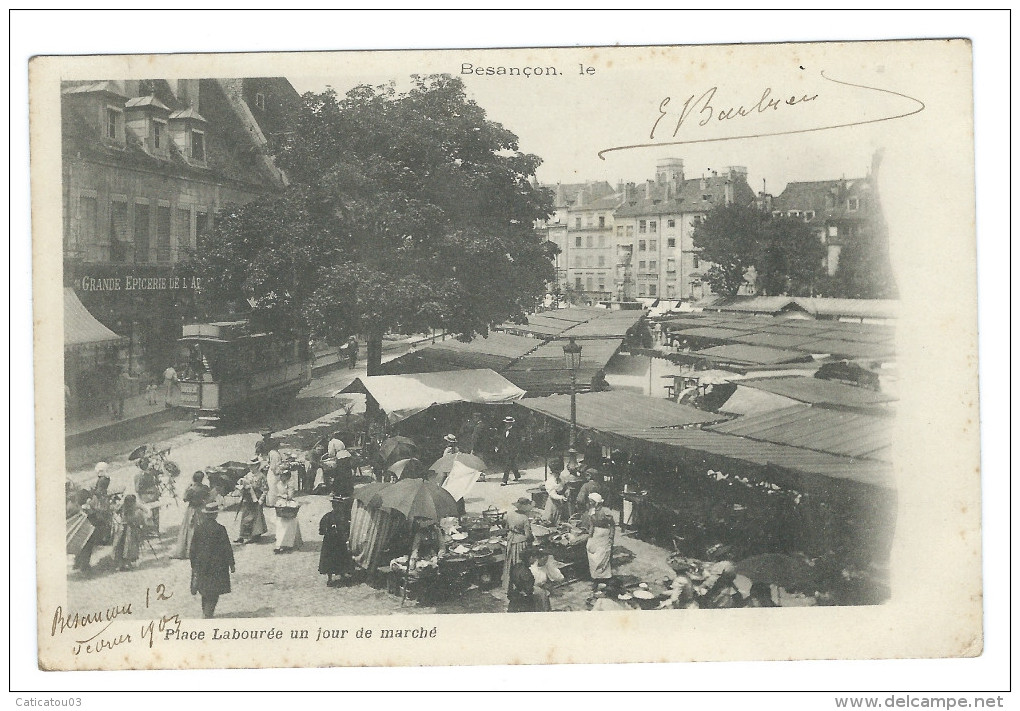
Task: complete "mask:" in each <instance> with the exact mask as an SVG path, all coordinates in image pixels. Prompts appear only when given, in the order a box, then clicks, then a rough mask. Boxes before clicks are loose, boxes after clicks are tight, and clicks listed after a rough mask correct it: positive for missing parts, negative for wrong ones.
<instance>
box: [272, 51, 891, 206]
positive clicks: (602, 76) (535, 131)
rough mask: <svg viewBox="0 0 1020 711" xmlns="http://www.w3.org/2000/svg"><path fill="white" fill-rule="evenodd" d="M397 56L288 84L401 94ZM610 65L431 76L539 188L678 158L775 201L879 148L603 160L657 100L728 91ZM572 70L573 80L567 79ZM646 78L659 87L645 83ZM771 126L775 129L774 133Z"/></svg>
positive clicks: (828, 146) (707, 149) (753, 141)
mask: <svg viewBox="0 0 1020 711" xmlns="http://www.w3.org/2000/svg"><path fill="white" fill-rule="evenodd" d="M564 52H565V53H566V54H568V55H569V54H571V53H572V52H571V51H570V50H564ZM399 54H400V53H390V55H389V56H388V57H386V58H385V59H386V60H387V62H386V63H387V64H388V65H389V66H390V68H391V70H390V71H388V72H387V71H372V72H364V73H361V72H350V73H337V74H329V75H318V76H293V75H290V76H288V79H290V81H291V83H292V84H293V85H294V87H295V88H296V89H297V90H298V91H299V92H302V93H303V92H305V91H312V92H318V91H322V90H324V89H325V88H326V87H327V86H331V87H333V88H334V89H335V90H336V91H337V92H338V93H339V94H343V93H345V92H346V91H347V90H349V89H351V88H352V87H354V86H356V85H358V84H371V85H377V84H383V83H387V82H389V81H395V82H396V86H397V89H398V90H401V89H403V88H406V87H407V86H408V74H409V73H410V72H411V71H418V72H421V73H426V72H424V71H422V70H421V69H420V68H419V67H418V66H417V62H416V61H415V59H414V57H415V55H407V61H406V62H404V63H403V66H401V62H400V61H396V59H397V58H396V57H394V55H399ZM608 57H609V55H606V58H605V59H603V60H602V61H601V66H596V67H595V68H596V70H597V73H596V75H595V76H594V77H591V76H585V77H583V78H582V77H581V76H580V67H579V66H578V65H580V64H582V63H583V62H576V61H573V60H574V59H575V58H574V57H570V58H568V59H563V60H558V61H556V62H555V65H556V66H557V67H558V68H559V69H560V70H561V71H563V72H564V74H566V72H567V70H568V68H569V71H570V72H571V73H570V75H567V76H562V77H556V78H548V77H546V78H542V77H531V78H523V77H499V78H492V77H488V76H475V75H473V74H469V75H461V74H460V70H461V65H462V64H463V63H464V62H468V61H469V60H470V63H471V64H472V66H475V67H477V66H491V65H492V64H496V63H497V59H496V58H495V57H492V56H489V55H485V54H484V53H481V54H466V53H465V54H464V55H461V56H455V57H450V58H449V61H440V62H437V63H436V66H434V67H431V66H430V67H429V69H430V70H435V71H438V72H443V73H450V74H454V75H457V76H460V78H461V79H462V80H463V81H464V84H465V87H466V90H467V93H468V96H469V98H471V99H473V100H474V101H476V102H477V103H478V104H479V105H480V106H481V107H483V108H484V109H485V110H486V113H487V115H488V117H489V118H490V119H491V120H494V121H497V122H499V123H501V124H503V125H504V126H505V127H506V128H508V129H509V130H511V131H513V132H514V133H515V134H516V135H517V136H518V138H519V139H520V149H521V150H522V151H524V152H526V153H534V154H536V155H538V156H540V157H541V158H542V160H543V163H542V165H541V166H540V167H539V169H538V172H537V176H538V179H539V181H540V182H542V183H544V184H554V183H556V182H564V183H576V182H584V181H586V180H592V181H594V180H607V181H609V182H610V184H612V185H614V186H615V185H616V184H617V182H618V181H620V180H622V181H624V182H636V183H640V182H642V181H644V180H646V179H651V178H653V177H654V170H655V164H656V161H658V160H659V159H661V158H667V157H676V158H681V159H683V161H684V170H685V175H686V177H688V178H692V177H700V176H701V175H705V174H709V173H710V172H711V171H712V170H718V171H720V172H721V169H722V168H724V167H726V166H744V167H746V168H747V169H748V181H749V183H750V185H751V187H752V188H753V189H754V190H755V191H756V192H759V191H762V190H763V189H764V190H766V191H767V192H770V193H772V194H779V193H780V192H781V191H782V189H783V187H785V185H786V183H787V182H789V181H804V180H828V179H835V178H841V177H846V178H861V177H864V176H865V175H867V173H868V170H869V168H870V165H871V161H872V155H873V153H874V152H875V150H876V149H877V148H880V147H882V145H883V143H884V140H883V136H882V134H881V132H879V131H877V130H869V128H868V127H852V128H847V129H842V130H834V131H825V132H820V133H817V134H802V135H798V136H796V137H764V138H747V139H737V140H727V141H718V142H712V143H700V144H687V145H680V146H657V147H644V148H637V149H632V150H628V151H617V152H612V153H609V154H607V155H606V159H605V160H601V159H600V158H599V156H598V151H600V150H602V149H604V148H607V147H610V146H614V145H621V144H629V143H632V142H641V141H643V140H644V139H645V138H647V135H646V134H647V133H648V131H649V128H650V127H651V126H652V125H653V124H654V119H655V118H656V117H657V116H658V115H659V111H658V103H659V101H661V99H662V98H663V97H664V96H665V95H669V96H671V98H672V99H673V103H674V105H676V106H679V105H680V104H681V102H682V101H683V99H685V98H686V97H688V96H691V95H696V96H700V95H701V94H702V93H703V92H704V91H706V90H708V89H710V88H711V87H713V86H717V87H720V90H719V92H718V93H717V96H720V97H721V96H722V94H723V92H724V91H725V87H726V85H725V84H724V83H723V82H728V83H732V70H731V69H729V68H727V67H723V68H720V69H714V68H713V69H714V70H710V71H709V72H707V76H705V77H701V76H696V77H694V78H693V79H691V78H690V77H684V78H683V79H682V80H678V81H671V80H670V79H671V77H670V74H669V69H668V66H662V67H656V68H654V69H645V68H641V69H635V68H632V67H626V66H616V67H612V66H610V67H608V68H607V67H605V63H606V62H610V63H611V62H612V60H610V59H609V58H608ZM596 62H597V63H598V60H596ZM522 64H525V65H526V64H527V63H524V62H522ZM539 64H540V65H545V64H546V62H545V61H542V62H539ZM586 66H587V65H586ZM408 67H410V69H408ZM575 70H576V72H577V74H578V75H577V76H574V72H575ZM787 73H788V72H787ZM649 76H655V77H664V78H665V79H664V80H661V79H656V80H654V81H652V80H650V79H649ZM798 79H799V77H798ZM781 83H782V78H781V77H780V78H779V79H778V80H777V79H776V78H774V77H770V76H767V75H764V74H763V75H762V77H761V78H758V79H757V80H756V81H755V80H754V79H753V78H750V79H749V78H747V77H742V78H740V79H739V80H738V81H737V84H738V86H739V89H734V90H732V91H731V92H730V94H729V96H730V97H732V98H733V99H734V101H735V102H739V103H740V104H741V105H747V106H749V105H751V104H753V103H755V102H756V101H757V98H758V97H759V96H760V95H761V93H762V91H763V88H772V89H773V91H774V92H778V91H781V89H780V87H779V84H781ZM745 85H746V88H745ZM731 103H732V102H731ZM901 103H905V102H901ZM766 118H768V117H766ZM662 125H663V126H664V127H665V125H666V124H665V123H663V124H662ZM709 128H712V127H711V126H710V127H709ZM778 128H779V129H780V130H781V129H782V125H780V126H779V127H778Z"/></svg>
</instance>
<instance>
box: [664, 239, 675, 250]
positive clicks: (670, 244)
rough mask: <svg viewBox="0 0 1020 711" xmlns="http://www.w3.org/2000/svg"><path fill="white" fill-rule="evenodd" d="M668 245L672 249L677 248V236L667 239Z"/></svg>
mask: <svg viewBox="0 0 1020 711" xmlns="http://www.w3.org/2000/svg"><path fill="white" fill-rule="evenodd" d="M666 246H667V247H669V248H670V249H676V237H670V238H669V239H667V240H666Z"/></svg>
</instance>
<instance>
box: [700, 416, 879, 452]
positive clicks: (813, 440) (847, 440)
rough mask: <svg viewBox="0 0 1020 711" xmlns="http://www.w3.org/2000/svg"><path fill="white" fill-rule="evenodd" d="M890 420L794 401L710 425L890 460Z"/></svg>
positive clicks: (717, 429)
mask: <svg viewBox="0 0 1020 711" xmlns="http://www.w3.org/2000/svg"><path fill="white" fill-rule="evenodd" d="M891 424H892V423H891V420H890V419H889V418H888V417H880V416H875V415H865V414H863V413H859V412H846V411H842V410H826V409H824V408H821V407H812V406H811V405H794V406H793V407H788V408H785V409H782V410H774V411H772V412H769V413H766V414H759V415H752V416H749V417H741V418H738V419H736V420H731V421H729V422H722V423H719V424H716V425H710V426H709V427H708V429H710V430H712V431H714V432H722V433H724V434H734V435H739V436H741V437H747V438H748V439H755V440H759V441H762V442H775V443H776V444H788V445H790V446H791V447H803V448H804V449H813V450H815V451H818V452H828V453H829V454H839V455H843V456H846V457H863V458H866V459H877V460H880V461H889V453H890V450H891V449H892V432H891V430H890V425H891Z"/></svg>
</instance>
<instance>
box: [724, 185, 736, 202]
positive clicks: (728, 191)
mask: <svg viewBox="0 0 1020 711" xmlns="http://www.w3.org/2000/svg"><path fill="white" fill-rule="evenodd" d="M723 194H724V195H725V196H726V197H725V203H724V204H726V205H732V204H733V200H734V198H733V179H732V178H727V179H726V184H725V186H724V187H723Z"/></svg>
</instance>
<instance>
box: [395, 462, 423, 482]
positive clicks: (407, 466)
mask: <svg viewBox="0 0 1020 711" xmlns="http://www.w3.org/2000/svg"><path fill="white" fill-rule="evenodd" d="M386 471H388V472H390V473H391V474H393V475H394V476H395V477H397V478H398V479H422V478H424V474H425V471H426V470H425V465H424V464H422V463H421V462H420V461H418V460H417V459H414V458H411V459H401V460H400V461H398V462H393V464H391V465H390V466H389V467H388V468H387V469H386Z"/></svg>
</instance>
